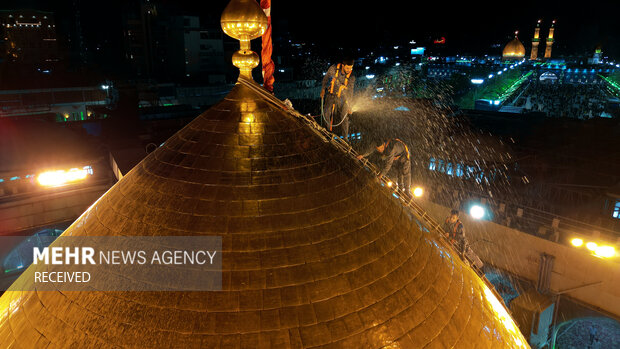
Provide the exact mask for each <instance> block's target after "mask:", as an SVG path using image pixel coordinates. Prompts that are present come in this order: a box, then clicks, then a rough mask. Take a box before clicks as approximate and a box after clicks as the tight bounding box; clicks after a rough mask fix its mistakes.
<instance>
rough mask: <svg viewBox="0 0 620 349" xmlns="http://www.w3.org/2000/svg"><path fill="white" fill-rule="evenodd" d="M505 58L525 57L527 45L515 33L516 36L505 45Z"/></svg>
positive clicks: (503, 54) (503, 55)
mask: <svg viewBox="0 0 620 349" xmlns="http://www.w3.org/2000/svg"><path fill="white" fill-rule="evenodd" d="M502 57H503V58H523V57H525V47H524V46H523V44H522V43H521V41H519V38H517V36H516V35H515V38H514V39H512V40H511V41H510V42H509V43H508V44H506V47H504V52H503V53H502Z"/></svg>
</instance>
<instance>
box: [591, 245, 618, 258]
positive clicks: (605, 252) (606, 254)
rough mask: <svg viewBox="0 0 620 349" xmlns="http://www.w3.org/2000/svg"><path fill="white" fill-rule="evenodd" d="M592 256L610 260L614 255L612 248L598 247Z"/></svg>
mask: <svg viewBox="0 0 620 349" xmlns="http://www.w3.org/2000/svg"><path fill="white" fill-rule="evenodd" d="M594 254H595V255H596V256H598V257H603V258H611V257H613V256H615V255H616V249H614V248H613V246H598V247H596V248H595V249H594Z"/></svg>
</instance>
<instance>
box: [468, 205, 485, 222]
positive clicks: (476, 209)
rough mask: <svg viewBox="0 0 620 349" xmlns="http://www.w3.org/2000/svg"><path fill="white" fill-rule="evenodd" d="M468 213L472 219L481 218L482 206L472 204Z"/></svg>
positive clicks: (482, 213)
mask: <svg viewBox="0 0 620 349" xmlns="http://www.w3.org/2000/svg"><path fill="white" fill-rule="evenodd" d="M469 215H470V216H472V217H473V218H474V219H482V217H484V207H482V206H479V205H474V206H472V207H471V208H470V209H469Z"/></svg>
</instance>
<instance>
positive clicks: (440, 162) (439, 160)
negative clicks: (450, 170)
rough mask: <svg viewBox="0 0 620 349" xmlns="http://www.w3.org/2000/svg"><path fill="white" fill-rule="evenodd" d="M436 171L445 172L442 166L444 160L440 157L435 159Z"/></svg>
mask: <svg viewBox="0 0 620 349" xmlns="http://www.w3.org/2000/svg"><path fill="white" fill-rule="evenodd" d="M437 171H439V172H445V171H446V168H445V166H444V162H443V160H441V159H437Z"/></svg>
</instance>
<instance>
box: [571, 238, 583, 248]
mask: <svg viewBox="0 0 620 349" xmlns="http://www.w3.org/2000/svg"><path fill="white" fill-rule="evenodd" d="M570 243H571V244H573V246H575V247H581V246H583V239H579V238H574V239H572V240H571V241H570Z"/></svg>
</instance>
